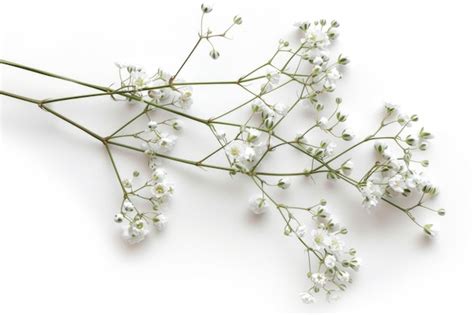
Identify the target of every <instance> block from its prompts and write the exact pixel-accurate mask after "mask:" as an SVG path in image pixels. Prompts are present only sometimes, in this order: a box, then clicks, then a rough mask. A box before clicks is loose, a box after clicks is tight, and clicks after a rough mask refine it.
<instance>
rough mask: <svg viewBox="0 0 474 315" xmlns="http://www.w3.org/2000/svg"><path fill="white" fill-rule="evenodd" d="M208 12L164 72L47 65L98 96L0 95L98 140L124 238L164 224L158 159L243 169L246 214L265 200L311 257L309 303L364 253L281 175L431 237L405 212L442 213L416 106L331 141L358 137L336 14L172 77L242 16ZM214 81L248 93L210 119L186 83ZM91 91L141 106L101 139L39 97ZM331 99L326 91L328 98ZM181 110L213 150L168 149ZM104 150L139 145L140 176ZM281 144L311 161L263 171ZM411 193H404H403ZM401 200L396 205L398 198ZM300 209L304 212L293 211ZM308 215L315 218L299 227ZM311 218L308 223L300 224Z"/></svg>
mask: <svg viewBox="0 0 474 315" xmlns="http://www.w3.org/2000/svg"><path fill="white" fill-rule="evenodd" d="M212 11H213V8H212V6H209V5H205V4H203V5H202V6H201V12H202V19H201V28H200V32H199V34H198V40H197V42H196V44H195V45H194V46H193V48H192V49H191V51H190V53H189V54H188V55H187V57H186V58H185V60H184V62H183V63H182V65H181V66H180V67H179V69H177V71H176V72H175V73H174V74H173V75H171V74H169V73H166V72H164V71H163V70H161V69H159V70H157V71H156V72H155V73H154V74H153V75H151V76H149V75H147V73H146V72H145V71H144V69H143V68H141V67H137V66H132V65H124V64H116V65H117V67H118V74H119V79H120V83H119V84H118V87H117V86H116V85H112V86H108V87H104V86H98V85H95V84H88V83H84V82H81V81H78V80H74V79H68V78H65V77H63V76H59V75H54V74H52V73H48V74H47V75H48V76H52V77H55V78H57V79H60V80H67V81H70V82H74V83H76V84H80V85H84V86H87V87H88V88H93V89H97V90H99V91H100V93H94V94H86V95H82V96H77V95H75V96H71V97H64V98H56V99H46V100H35V99H33V98H31V97H23V96H19V95H17V94H13V93H8V92H2V93H0V94H2V95H6V96H9V97H14V98H18V99H20V100H23V101H25V100H26V101H28V102H33V103H35V104H37V105H38V106H39V107H40V108H41V109H43V110H45V111H47V112H49V113H51V114H53V115H55V116H56V117H58V118H60V119H62V120H64V121H65V122H67V123H69V124H72V125H73V126H75V127H78V128H80V129H81V130H82V131H84V132H86V133H87V134H89V135H90V136H92V137H94V138H95V139H97V140H100V142H101V143H102V144H103V145H104V146H105V148H106V151H107V153H108V155H109V158H110V161H111V164H112V166H113V169H114V171H115V174H116V177H117V178H118V179H119V183H120V188H121V190H122V193H123V195H122V196H123V198H122V202H121V205H120V210H119V211H118V212H117V213H116V214H115V216H114V220H115V222H117V223H119V224H120V226H121V227H122V228H123V237H124V238H125V240H127V241H128V242H129V243H131V244H136V243H139V242H141V241H143V240H144V239H145V238H146V236H147V235H148V234H149V230H150V227H151V226H154V227H155V228H156V229H157V230H162V229H163V228H164V227H165V226H166V224H167V222H168V218H167V216H166V215H165V213H164V212H165V209H166V207H167V203H168V201H169V200H170V198H171V197H172V196H173V193H174V185H173V184H172V182H171V181H170V179H169V177H168V174H167V170H166V169H164V168H163V165H162V160H164V159H167V160H171V161H174V162H177V163H186V164H189V165H194V166H196V167H200V168H210V169H214V170H221V171H225V172H228V173H229V174H230V175H232V176H234V175H241V176H245V177H246V178H247V179H248V180H249V181H250V182H252V183H253V184H255V186H256V189H258V194H256V195H255V196H253V197H252V198H251V199H250V200H249V209H250V211H252V212H253V213H254V214H255V215H261V214H262V213H264V212H266V211H269V209H271V208H273V209H274V210H275V211H274V212H276V213H277V214H278V215H280V216H281V217H282V218H283V220H284V224H285V225H284V230H283V233H284V235H287V236H291V237H293V238H295V239H297V240H298V241H299V244H300V245H302V246H303V247H304V251H305V254H306V255H307V257H308V274H307V276H308V278H309V280H310V282H311V286H310V288H309V289H307V290H306V291H304V292H302V293H301V294H300V297H301V299H302V301H303V302H304V303H312V302H314V301H315V296H316V295H317V294H318V293H323V294H325V295H326V297H327V299H328V300H330V301H332V300H335V299H337V297H338V296H339V293H340V291H344V290H345V289H346V287H347V285H348V284H349V283H351V281H352V275H351V273H352V271H357V270H358V269H359V266H360V262H361V260H360V258H358V257H357V256H356V251H355V250H354V249H352V248H347V247H346V246H345V243H344V241H343V240H342V236H343V235H345V234H347V229H346V228H345V227H343V226H342V225H341V223H340V222H339V221H338V220H337V219H336V218H335V216H334V215H332V214H330V212H329V211H328V210H327V208H326V201H324V200H322V201H320V202H319V203H318V204H316V205H313V206H310V207H301V206H291V205H286V204H283V203H281V202H279V201H277V200H276V198H275V196H272V192H271V190H273V189H282V190H287V189H289V188H290V186H291V180H290V178H292V177H298V176H304V177H311V179H314V178H313V177H316V176H320V175H321V174H324V175H325V176H326V178H327V179H328V180H333V181H338V182H342V183H345V184H347V185H350V186H352V187H353V188H355V190H356V192H357V193H358V194H359V193H360V194H361V195H362V204H363V206H364V207H366V208H373V207H375V206H377V205H378V204H379V203H381V202H386V203H387V204H388V205H389V206H391V207H393V208H395V209H397V210H401V211H402V213H404V214H406V215H407V216H408V218H410V219H411V220H412V221H413V222H414V223H415V224H416V225H418V227H419V228H421V230H422V231H424V233H426V234H427V235H428V236H430V237H433V236H435V235H436V234H437V228H436V226H435V225H434V224H431V223H430V224H421V223H419V222H418V221H417V219H416V218H415V215H414V211H415V210H416V209H420V208H421V209H424V210H428V211H432V212H435V213H437V214H438V215H441V216H442V215H444V214H445V210H444V209H434V208H432V207H431V206H428V205H427V201H428V199H431V197H433V196H435V195H436V194H437V193H438V191H439V189H438V188H437V186H435V185H434V184H432V182H431V181H430V180H429V179H428V178H427V177H426V176H425V174H424V171H423V169H422V168H426V167H428V165H429V162H428V161H427V160H418V159H416V158H415V154H418V153H419V151H425V150H426V149H427V148H428V147H429V141H430V140H431V139H432V138H433V135H432V134H431V133H430V132H428V131H427V130H426V129H425V128H420V129H414V128H413V125H414V124H415V123H416V122H417V121H418V116H417V115H406V114H404V113H402V112H401V111H400V109H399V107H398V106H396V105H394V104H392V103H387V104H386V105H385V110H384V117H383V119H382V121H381V122H380V126H379V128H378V129H377V130H376V131H375V132H374V133H372V134H370V135H368V136H366V137H363V138H362V140H360V141H359V142H357V143H355V144H353V145H351V146H350V147H349V148H347V149H343V150H338V146H337V144H336V143H338V142H339V143H340V142H342V141H352V140H355V135H354V133H353V131H352V130H351V128H350V127H347V126H346V124H347V120H348V114H347V113H346V112H345V111H343V110H342V109H341V107H342V99H341V98H339V97H333V95H334V93H335V90H336V85H337V84H338V82H339V80H341V79H342V76H343V67H344V66H346V65H347V64H348V63H349V59H348V58H347V57H344V56H343V55H338V57H337V58H334V57H331V53H330V48H331V45H332V43H333V42H334V40H335V39H336V38H337V37H338V33H337V30H338V28H339V23H338V22H337V21H332V22H330V23H328V22H327V21H326V20H319V21H315V22H312V23H310V22H301V23H297V24H296V26H297V27H298V29H299V32H300V34H301V40H300V41H298V42H297V43H290V42H289V41H287V40H280V41H279V44H278V46H277V51H276V52H275V53H274V54H273V55H272V57H271V58H270V60H269V61H267V62H265V63H263V64H261V65H259V66H258V67H256V68H255V69H254V70H252V71H250V72H249V73H248V74H246V75H243V76H241V77H239V78H236V80H226V81H204V82H184V81H183V80H181V78H180V77H178V76H179V74H180V71H181V69H182V68H183V67H184V66H185V65H186V64H187V62H188V61H189V60H190V59H191V56H192V55H193V53H194V52H195V51H196V48H197V47H198V46H199V45H200V44H201V43H204V42H205V43H208V44H209V45H210V46H211V51H210V53H209V55H210V56H211V58H212V59H218V58H219V56H220V53H219V52H218V51H217V50H216V48H215V46H214V43H213V41H214V39H216V38H219V37H220V38H227V34H228V32H229V30H231V29H232V28H233V27H234V26H235V25H240V24H241V23H242V18H241V17H239V16H235V17H234V18H233V20H232V24H231V25H230V26H229V27H228V28H227V29H225V30H224V31H223V32H218V33H214V32H213V31H211V30H210V29H209V28H206V29H205V27H204V20H205V19H204V18H205V16H206V15H208V14H209V13H211V12H212ZM281 59H283V61H282V60H281ZM280 62H282V63H281V64H280ZM0 63H1V64H6V65H9V66H12V67H17V68H21V69H23V70H25V71H34V72H36V73H39V74H43V75H44V74H45V73H46V72H44V71H39V70H38V71H36V70H33V68H30V67H25V66H21V65H17V64H14V63H10V62H6V61H0ZM289 83H292V84H291V85H290V84H289ZM219 84H226V85H230V84H232V85H234V86H236V87H238V88H239V89H242V91H244V92H245V94H246V95H247V94H248V96H249V97H250V99H248V100H246V101H245V102H244V103H243V104H239V105H237V106H235V107H234V108H233V109H231V110H228V111H227V112H225V113H223V114H220V115H215V116H213V117H210V118H209V117H197V116H193V115H191V114H190V113H185V112H184V111H185V110H187V109H189V107H190V106H191V105H192V103H193V98H192V97H193V90H192V86H193V85H219ZM285 86H286V87H290V86H291V87H295V86H296V90H292V91H291V95H296V96H297V97H296V99H295V100H294V101H288V100H287V101H285V102H280V101H275V97H274V96H275V94H274V92H275V91H277V90H280V89H281V88H283V87H285ZM280 91H281V90H280ZM0 92H1V91H0ZM294 92H296V93H294ZM323 95H325V96H326V97H323ZM98 96H111V97H112V98H113V99H114V100H115V101H123V100H125V101H127V102H130V103H133V105H134V108H141V109H142V111H141V112H140V113H139V114H138V115H136V116H134V117H133V118H131V119H130V120H129V121H128V122H127V123H125V124H124V125H122V126H120V127H119V128H118V129H117V130H116V131H115V132H113V133H112V134H110V135H106V136H101V135H98V134H96V133H95V132H93V131H91V130H89V129H87V127H85V126H82V125H80V124H79V123H76V122H74V121H72V120H71V119H69V118H66V117H65V116H64V115H61V114H59V113H57V112H56V111H55V110H54V109H52V108H50V107H49V106H48V104H49V103H53V102H57V103H59V102H63V101H67V100H72V99H80V98H85V97H98ZM328 99H330V100H331V101H330V102H331V103H330V104H329V105H328V101H327V100H328ZM332 100H334V101H332ZM325 103H326V104H325ZM300 104H306V105H309V106H310V108H311V115H313V116H314V117H313V116H312V117H313V118H312V122H311V125H310V126H309V127H307V128H306V129H305V130H301V131H299V130H295V133H296V135H294V136H291V137H290V138H291V139H286V138H285V137H283V136H282V135H281V134H280V130H279V128H278V127H279V126H280V122H282V121H283V120H284V119H285V118H286V117H287V116H288V115H289V114H290V113H291V112H292V111H293V109H294V108H295V107H296V106H299V105H300ZM240 109H245V110H246V111H247V112H246V114H248V115H250V117H248V119H244V120H243V123H236V122H233V121H230V120H224V118H225V117H226V116H227V115H229V114H231V113H233V112H236V111H238V110H240ZM249 112H250V113H249ZM305 115H306V114H305ZM170 116H171V117H170ZM144 119H146V121H145V123H143V120H144ZM181 119H183V120H184V119H190V120H193V121H194V122H195V123H197V124H201V125H202V126H204V127H206V128H207V129H208V130H210V131H211V132H212V136H213V137H214V138H216V139H217V140H218V144H219V147H218V148H217V149H215V150H213V151H212V152H211V153H210V154H206V155H204V157H203V158H201V159H198V160H188V159H185V158H183V157H177V156H173V155H172V154H173V153H172V151H173V148H174V147H175V145H176V144H177V140H178V137H179V135H180V132H181V130H182V129H183V122H182V120H181ZM140 120H141V121H140ZM135 123H137V124H138V123H140V125H139V129H138V131H134V132H130V131H128V130H130V128H132V126H133V124H135ZM222 126H226V128H229V129H232V128H233V129H234V130H235V131H236V133H235V134H231V133H229V132H228V131H225V132H224V131H223V130H221V129H220V128H221V127H222ZM388 126H392V127H396V128H397V130H396V131H395V133H394V134H392V133H391V134H389V135H384V136H382V135H380V133H381V132H382V131H383V132H385V131H387V130H388ZM298 127H299V126H298ZM280 129H281V128H280ZM292 130H294V129H292ZM296 131H299V132H298V133H297V132H296ZM321 134H322V135H321ZM368 143H370V146H373V147H374V148H375V151H376V154H377V160H376V161H375V162H374V164H373V165H372V167H371V168H370V169H369V170H368V171H367V172H365V174H364V175H363V176H362V177H361V178H360V179H359V177H358V178H357V179H355V178H354V177H351V176H352V173H353V170H354V167H355V166H354V163H353V162H352V159H351V158H350V157H349V156H347V154H348V153H349V152H352V150H354V149H356V148H358V149H359V148H361V147H362V145H364V144H368ZM112 147H117V148H121V149H128V150H132V151H133V152H140V153H141V154H144V155H145V156H146V157H147V158H148V169H147V172H146V173H147V175H141V174H140V172H138V171H134V172H133V174H132V176H131V177H130V178H124V177H122V176H121V174H120V172H119V170H118V166H117V163H116V161H115V159H114V157H113V153H112V150H111V148H112ZM283 147H285V148H290V149H292V150H294V151H295V152H297V153H300V154H301V155H302V156H303V157H304V158H305V159H306V163H308V164H309V166H308V167H306V168H304V169H303V170H301V171H291V172H288V171H287V172H272V171H269V170H268V168H266V169H265V170H264V171H262V170H261V165H262V164H264V162H265V161H266V158H267V157H268V156H270V155H271V154H275V152H277V151H278V149H279V148H283ZM217 154H221V157H222V160H225V161H227V162H226V163H225V164H224V165H222V163H220V164H212V163H211V162H209V158H210V157H211V156H214V155H217ZM409 196H411V197H412V198H406V197H409ZM403 198H404V200H403V201H402V204H400V203H399V201H400V199H403ZM413 199H415V200H418V201H417V202H416V203H415V204H413V205H411V206H405V205H404V204H406V203H408V202H412V200H413ZM297 213H298V214H297ZM299 214H303V215H306V217H305V218H301V216H300V215H299ZM305 220H306V221H308V222H309V221H312V222H311V223H310V224H308V222H306V221H305ZM303 222H306V224H304V223H303ZM309 225H311V226H313V228H308V226H309ZM308 230H310V232H309V233H308Z"/></svg>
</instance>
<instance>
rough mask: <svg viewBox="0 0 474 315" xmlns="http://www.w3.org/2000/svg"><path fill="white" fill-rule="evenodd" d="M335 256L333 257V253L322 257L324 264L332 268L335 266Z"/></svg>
mask: <svg viewBox="0 0 474 315" xmlns="http://www.w3.org/2000/svg"><path fill="white" fill-rule="evenodd" d="M336 261H337V260H336V257H334V256H333V255H327V256H326V257H325V258H324V265H325V266H326V267H327V268H329V269H332V268H334V267H335V266H336Z"/></svg>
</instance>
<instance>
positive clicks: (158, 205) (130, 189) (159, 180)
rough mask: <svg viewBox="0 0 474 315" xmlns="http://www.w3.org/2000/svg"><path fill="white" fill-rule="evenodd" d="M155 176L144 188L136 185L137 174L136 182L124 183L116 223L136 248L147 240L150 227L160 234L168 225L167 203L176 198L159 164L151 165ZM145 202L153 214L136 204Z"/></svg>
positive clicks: (126, 238)
mask: <svg viewBox="0 0 474 315" xmlns="http://www.w3.org/2000/svg"><path fill="white" fill-rule="evenodd" d="M152 165H153V166H152V167H153V169H152V170H153V172H152V175H151V178H150V179H148V180H147V181H146V182H145V183H143V184H135V183H134V182H135V181H136V180H137V179H138V178H139V177H140V173H139V172H138V171H135V172H134V173H133V178H132V179H131V180H130V179H123V180H122V187H123V188H124V199H123V201H122V206H121V209H120V212H118V213H116V214H115V217H114V220H115V222H117V223H121V224H123V234H122V235H123V237H124V239H125V240H127V241H128V242H129V243H130V244H136V243H139V242H141V241H143V240H144V239H145V237H146V236H147V235H148V233H149V227H148V226H149V225H150V224H152V225H154V226H155V228H156V229H157V230H159V231H161V230H163V229H164V228H165V226H166V223H167V222H168V218H167V216H166V215H165V214H164V213H163V208H164V205H165V203H166V202H167V201H168V200H169V198H170V197H171V196H172V194H173V190H174V188H173V185H172V184H170V183H169V181H168V180H167V174H166V171H165V170H164V169H163V168H159V167H156V161H154V163H153V164H152ZM140 201H145V202H148V203H149V204H151V210H150V211H140V210H139V208H138V207H137V206H136V203H138V202H140Z"/></svg>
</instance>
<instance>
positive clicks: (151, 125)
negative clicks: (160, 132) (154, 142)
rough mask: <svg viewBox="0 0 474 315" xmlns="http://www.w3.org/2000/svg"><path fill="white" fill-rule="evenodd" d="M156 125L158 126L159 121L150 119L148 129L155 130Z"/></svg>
mask: <svg viewBox="0 0 474 315" xmlns="http://www.w3.org/2000/svg"><path fill="white" fill-rule="evenodd" d="M156 127H158V123H157V122H156V121H154V120H150V121H149V122H148V129H150V130H155V129H156Z"/></svg>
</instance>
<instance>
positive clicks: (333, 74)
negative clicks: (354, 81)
mask: <svg viewBox="0 0 474 315" xmlns="http://www.w3.org/2000/svg"><path fill="white" fill-rule="evenodd" d="M326 75H327V77H328V79H329V80H339V79H341V78H342V75H341V73H340V72H339V71H338V70H337V69H336V68H335V67H334V68H332V69H331V70H329V71H327V72H326Z"/></svg>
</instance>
